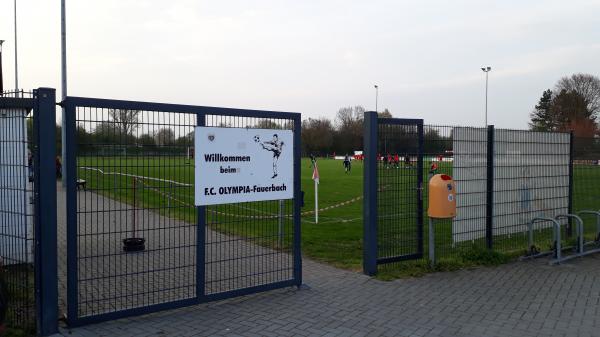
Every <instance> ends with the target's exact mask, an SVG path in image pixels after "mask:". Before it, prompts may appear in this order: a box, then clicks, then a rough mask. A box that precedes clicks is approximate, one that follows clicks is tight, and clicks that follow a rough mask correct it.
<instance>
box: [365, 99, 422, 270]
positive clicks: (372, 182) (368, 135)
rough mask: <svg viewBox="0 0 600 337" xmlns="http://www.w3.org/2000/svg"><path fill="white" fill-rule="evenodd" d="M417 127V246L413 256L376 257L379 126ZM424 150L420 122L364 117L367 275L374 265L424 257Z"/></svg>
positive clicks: (369, 113)
mask: <svg viewBox="0 0 600 337" xmlns="http://www.w3.org/2000/svg"><path fill="white" fill-rule="evenodd" d="M380 124H390V125H406V126H416V127H417V133H418V139H417V142H418V150H417V152H418V153H417V186H416V194H415V198H416V200H417V203H416V205H417V210H416V214H417V218H416V219H415V220H416V225H417V228H416V230H417V247H416V250H417V251H416V252H415V253H414V254H407V255H401V256H392V257H382V258H378V253H377V248H378V242H377V235H378V228H377V219H378V214H377V193H378V192H377V161H378V158H377V155H378V153H377V143H378V138H379V125H380ZM423 149H424V128H423V120H422V119H414V118H413V119H411V118H407V119H405V118H381V119H379V118H378V115H377V112H374V111H369V112H366V113H365V117H364V152H363V153H364V155H365V159H364V190H363V203H364V205H363V221H364V222H363V272H364V273H365V274H367V275H375V274H376V273H377V265H379V264H386V263H393V262H399V261H406V260H415V259H420V258H422V257H423V222H424V221H423Z"/></svg>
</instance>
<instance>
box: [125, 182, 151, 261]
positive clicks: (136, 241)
mask: <svg viewBox="0 0 600 337" xmlns="http://www.w3.org/2000/svg"><path fill="white" fill-rule="evenodd" d="M132 183H133V213H132V218H133V219H132V224H133V230H132V232H131V237H129V238H126V239H123V251H125V252H128V253H129V252H140V251H142V250H145V249H146V239H144V238H138V237H137V235H136V220H137V217H136V212H137V206H138V204H137V179H136V178H135V177H132Z"/></svg>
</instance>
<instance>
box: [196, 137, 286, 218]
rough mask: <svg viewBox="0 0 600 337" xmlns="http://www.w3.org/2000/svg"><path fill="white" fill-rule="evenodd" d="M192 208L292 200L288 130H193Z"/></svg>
mask: <svg viewBox="0 0 600 337" xmlns="http://www.w3.org/2000/svg"><path fill="white" fill-rule="evenodd" d="M194 158H195V164H196V172H195V178H196V182H195V202H196V206H204V205H218V204H231V203H238V202H249V201H261V200H281V199H292V198H293V197H294V135H293V133H292V131H291V130H275V129H242V128H222V127H203V126H198V127H196V135H195V157H194Z"/></svg>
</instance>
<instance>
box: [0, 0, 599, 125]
mask: <svg viewBox="0 0 600 337" xmlns="http://www.w3.org/2000/svg"><path fill="white" fill-rule="evenodd" d="M13 10H14V9H13V0H0V39H4V40H7V41H6V42H5V43H4V48H3V63H4V83H5V87H13V86H14V30H13ZM17 16H18V18H17V20H18V62H19V85H20V87H22V88H25V89H32V88H37V87H53V88H57V97H60V96H61V92H60V69H61V68H60V1H59V0H17ZM599 18H600V0H570V1H564V0H560V1H555V0H540V1H535V0H529V1H525V0H521V1H513V0H502V1H499V0H498V1H485V0H455V1H443V0H439V1H438V0H431V1H400V0H396V1H393V0H390V1H387V0H371V1H349V0H345V1H341V0H321V1H313V0H302V1H297V0H296V1H289V0H280V1H274V0H253V1H243V0H233V1H228V0H223V1H200V0H169V1H164V0H163V1H158V0H144V1H139V0H136V1H134V0H103V1H99V0H96V1H92V0H78V1H69V0H67V58H68V93H69V95H73V96H86V97H99V98H113V99H126V100H140V101H152V102H168V103H181V104H193V105H204V106H221V107H236V108H248V109H262V110H278V111H290V112H300V113H302V118H303V119H306V118H309V117H310V118H318V117H328V118H332V119H333V118H334V117H335V113H336V112H337V110H338V109H339V108H341V107H345V106H354V105H362V106H364V107H365V108H366V109H367V110H375V89H374V85H375V84H377V85H378V86H379V99H378V108H379V110H382V109H384V108H387V109H389V110H390V111H391V113H392V115H393V116H394V117H398V118H423V119H424V120H425V123H426V124H444V125H446V124H447V125H467V126H481V125H484V124H485V120H484V113H485V74H484V73H483V72H482V71H481V69H480V68H481V67H482V66H491V67H492V71H491V72H490V73H489V103H488V104H489V108H488V111H489V123H490V124H495V125H496V126H497V127H505V128H517V129H522V128H526V127H527V122H528V120H529V113H530V112H531V111H532V109H533V107H534V106H535V104H536V103H537V101H538V99H539V97H540V96H541V94H542V92H543V91H544V90H545V89H547V88H552V87H553V86H554V84H555V83H556V81H558V79H559V78H560V77H562V76H567V75H570V74H572V73H577V72H583V73H589V74H593V75H596V76H600V62H599V60H600V20H599Z"/></svg>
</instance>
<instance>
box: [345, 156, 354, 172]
mask: <svg viewBox="0 0 600 337" xmlns="http://www.w3.org/2000/svg"><path fill="white" fill-rule="evenodd" d="M351 165H352V163H351V162H350V156H348V154H346V156H345V157H344V172H345V173H346V174H348V173H350V170H352V166H351Z"/></svg>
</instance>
